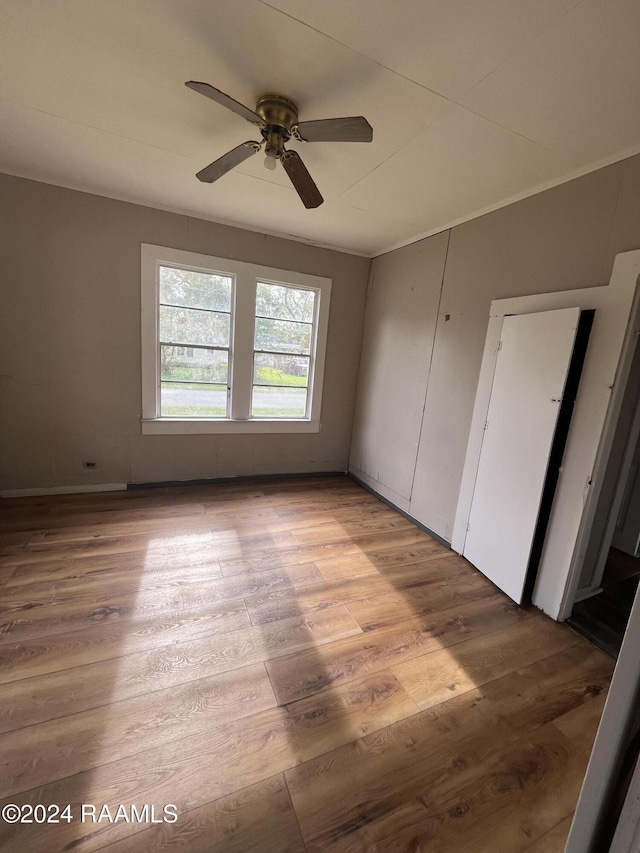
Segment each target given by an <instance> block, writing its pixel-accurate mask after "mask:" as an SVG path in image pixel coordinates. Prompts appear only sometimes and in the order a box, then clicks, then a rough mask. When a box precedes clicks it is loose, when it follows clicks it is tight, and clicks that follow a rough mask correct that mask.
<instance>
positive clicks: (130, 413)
mask: <svg viewBox="0 0 640 853" xmlns="http://www.w3.org/2000/svg"><path fill="white" fill-rule="evenodd" d="M141 243H155V244H159V245H163V246H170V247H173V248H177V249H184V250H187V251H192V252H202V253H205V254H211V255H216V256H218V257H228V258H237V259H238V260H243V261H248V262H252V263H258V264H264V265H266V266H273V267H280V268H283V269H290V270H297V271H299V272H305V273H311V274H314V275H320V276H326V277H329V278H331V279H333V290H332V302H331V313H330V319H329V335H328V341H327V357H326V371H325V384H324V389H325V390H324V397H323V405H322V430H321V432H320V433H319V434H311V435H255V436H249V435H243V436H227V435H217V436H208V435H197V436H143V435H142V434H141V432H140V405H141V404H140V244H141ZM0 246H1V247H2V248H1V251H0V287H1V289H2V309H1V312H0V324H1V327H0V336H1V342H0V348H1V356H0V359H1V366H0V395H1V397H0V405H1V410H0V454H1V458H0V483H1V486H0V488H2V489H4V490H8V489H26V488H51V487H57V486H66V485H94V484H101V483H126V482H130V481H132V482H148V481H162V480H173V479H177V480H181V479H191V478H201V477H227V476H235V475H245V474H263V473H286V472H303V471H323V470H344V469H345V468H346V466H347V459H348V452H349V442H350V434H351V427H352V420H353V410H354V400H355V388H356V378H357V371H358V363H359V358H360V347H361V337H362V324H363V315H364V301H365V293H366V282H367V275H368V271H369V266H370V262H369V261H368V260H367V259H364V258H359V257H356V256H353V255H347V254H344V253H339V252H332V251H329V250H325V249H318V248H315V247H311V246H307V245H304V244H302V243H298V242H294V241H290V240H285V239H281V238H276V237H269V236H266V235H264V234H258V233H255V232H250V231H244V230H240V229H237V228H232V227H229V226H223V225H217V224H215V223H212V222H206V221H203V220H198V219H192V218H190V217H188V216H180V215H177V214H172V213H166V212H164V211H160V210H154V209H152V208H147V207H141V206H139V205H134V204H126V203H124V202H119V201H113V200H111V199H106V198H102V197H99V196H94V195H89V194H86V193H80V192H75V191H72V190H67V189H61V188H59V187H53V186H49V185H47V184H41V183H36V182H34V181H27V180H23V179H21V178H14V177H10V176H7V175H0ZM87 457H95V458H96V459H97V462H98V468H97V469H96V470H95V471H92V472H87V471H84V470H83V468H82V462H83V459H84V458H87Z"/></svg>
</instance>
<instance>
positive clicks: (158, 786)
mask: <svg viewBox="0 0 640 853" xmlns="http://www.w3.org/2000/svg"><path fill="white" fill-rule="evenodd" d="M415 710H416V709H415V705H414V704H413V702H412V701H411V700H410V699H409V697H408V696H407V695H406V694H405V693H404V691H403V690H402V688H401V687H400V685H399V684H398V682H397V680H396V679H394V678H393V677H392V676H389V675H388V674H386V673H380V674H376V675H375V676H368V677H366V678H365V679H362V680H359V681H358V682H355V683H353V684H351V685H349V686H348V687H347V688H346V689H344V690H340V691H335V692H333V691H332V692H330V693H327V694H325V695H324V696H323V697H322V698H321V700H320V701H319V702H318V701H315V700H314V701H312V702H309V701H307V700H303V701H302V702H300V703H295V704H294V705H292V706H291V707H289V708H275V709H272V710H267V711H263V712H261V713H259V714H255V715H254V716H252V717H250V718H248V719H247V720H234V721H232V722H229V723H225V724H223V725H221V726H217V727H216V728H214V729H211V730H209V731H207V732H205V733H199V734H196V735H192V736H188V737H184V738H181V739H180V740H177V741H176V740H174V741H171V742H168V743H166V744H163V745H162V746H158V747H154V748H152V749H148V750H145V751H143V752H140V753H137V754H136V755H135V756H129V757H127V758H124V759H118V760H115V761H109V762H108V763H106V764H102V765H101V766H100V767H97V768H95V769H92V770H89V771H84V772H82V773H78V774H76V775H74V776H67V777H65V778H63V779H60V780H57V781H52V782H51V783H48V784H46V785H43V786H39V787H34V788H32V789H30V790H28V791H23V792H12V793H11V795H10V798H7V801H9V802H12V803H17V804H18V805H21V804H22V803H26V802H30V803H36V802H40V803H44V802H47V803H48V802H52V803H61V802H65V803H71V805H72V811H73V813H76V812H77V811H78V804H79V803H83V802H85V803H86V802H90V803H110V804H114V803H119V802H123V803H126V802H130V801H131V796H132V795H131V792H132V790H134V789H135V790H140V791H143V792H144V794H143V796H144V802H145V803H148V804H155V806H156V809H158V810H161V808H162V806H163V805H164V804H165V803H175V804H176V805H177V807H178V811H179V813H182V812H184V811H187V810H190V809H194V808H197V807H199V806H202V805H204V804H205V803H208V802H210V801H212V800H215V799H217V798H219V797H222V796H225V795H227V794H230V793H232V792H233V791H238V790H240V789H242V788H244V787H246V786H248V785H253V784H255V783H256V782H258V781H260V780H261V779H264V778H267V777H269V776H271V775H274V773H276V772H277V773H281V772H282V771H283V770H285V769H287V768H291V767H294V766H295V765H296V764H297V763H298V762H299V761H305V760H307V759H310V758H313V757H315V756H317V755H319V754H321V753H322V752H324V751H327V750H331V749H333V748H334V747H336V746H338V745H341V744H345V743H348V742H349V741H350V740H352V739H353V738H357V737H358V735H359V734H361V733H362V732H365V731H378V730H380V729H382V730H384V727H386V726H388V724H389V723H390V722H391V721H393V720H395V719H397V718H398V716H400V717H402V716H403V715H406V714H411V713H413V712H414V711H415ZM212 768H214V769H215V772H212ZM3 804H4V803H0V805H3ZM137 828H138V827H136V826H135V825H133V826H132V825H131V824H122V823H117V824H113V825H108V826H105V825H102V826H91V825H87V824H85V825H83V826H82V827H81V828H80V831H81V832H82V834H83V840H82V847H81V849H82V850H86V851H89V850H96V849H99V848H100V847H102V846H104V845H106V844H107V843H111V842H112V841H115V840H117V839H120V838H124V837H126V836H127V835H129V834H131V833H132V832H135V830H136V829H137ZM46 829H49V830H52V831H51V832H49V833H48V834H47V835H46V836H45V835H43V833H42V828H41V827H38V826H32V827H30V828H29V835H28V840H27V841H25V835H24V833H23V832H22V831H21V828H20V827H18V826H16V825H9V826H7V825H2V824H0V844H1V845H2V850H3V853H6V852H7V851H20V853H22V851H24V850H29V849H34V850H37V849H39V848H38V847H37V845H38V844H39V843H42V840H43V838H46V839H47V840H48V844H49V845H52V844H54V843H55V844H56V845H57V848H56V849H65V847H66V845H68V844H71V843H72V842H73V841H74V840H75V839H76V837H77V833H78V829H77V828H76V827H75V826H74V824H73V823H72V824H70V825H67V824H64V825H63V824H60V825H57V826H55V827H46ZM28 845H32V847H31V848H29V846H28ZM47 849H51V848H50V847H47Z"/></svg>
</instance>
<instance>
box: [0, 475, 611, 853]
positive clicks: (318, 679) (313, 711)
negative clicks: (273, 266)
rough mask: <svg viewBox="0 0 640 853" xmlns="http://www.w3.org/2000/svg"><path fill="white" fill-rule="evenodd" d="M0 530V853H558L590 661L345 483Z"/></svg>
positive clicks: (567, 817) (275, 487)
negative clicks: (45, 810)
mask: <svg viewBox="0 0 640 853" xmlns="http://www.w3.org/2000/svg"><path fill="white" fill-rule="evenodd" d="M0 513H1V516H2V528H1V532H0V555H2V556H1V558H0V564H1V566H2V568H1V569H0V599H1V606H0V637H1V640H0V681H1V682H2V687H1V691H2V692H1V694H0V695H1V697H2V700H1V708H0V732H1V734H0V766H1V770H2V772H1V773H0V787H1V789H2V790H0V800H1V802H0V806H4V805H6V804H7V803H15V804H17V805H18V806H23V805H24V804H32V805H35V804H37V803H39V804H44V805H48V804H57V805H58V806H60V807H61V808H62V807H64V806H65V805H66V804H67V803H68V804H70V805H71V810H70V811H71V814H72V816H73V819H72V820H71V821H70V822H66V821H62V822H61V823H58V824H49V825H47V824H38V823H31V824H24V825H18V824H15V825H10V824H6V823H0V849H2V851H3V853H8V851H19V853H30V851H43V853H44V851H46V853H54V851H62V850H70V851H88V850H105V851H109V853H123V852H124V851H129V853H134V851H135V853H138V851H157V850H178V849H181V850H188V851H203V853H205V851H206V853H210V851H214V852H215V853H218V851H220V853H253V851H256V853H262V851H273V853H287V852H288V853H294V851H295V853H299V852H300V853H302V851H336V852H337V851H372V853H373V852H374V851H375V853H387V851H393V853H395V851H406V853H418V851H429V853H464V851H473V853H484V851H487V853H489V851H490V853H517V851H528V853H561V851H562V850H563V845H564V839H565V837H566V834H567V832H568V829H569V825H570V821H571V815H572V812H573V810H574V807H575V803H576V800H577V796H578V792H579V788H580V785H581V781H582V777H583V775H584V771H585V768H586V762H587V758H588V754H589V751H590V748H591V743H592V740H593V737H594V734H595V729H596V726H597V724H598V721H599V717H600V714H601V711H602V706H603V701H604V697H605V693H606V690H607V687H608V683H609V679H610V676H611V672H612V667H613V664H612V661H611V660H610V659H609V658H608V657H607V656H606V655H604V654H602V653H601V652H600V651H598V650H597V649H595V648H593V647H592V646H591V645H590V644H589V643H587V642H586V641H585V640H583V639H582V638H581V637H579V636H578V635H577V634H575V633H574V632H573V631H571V629H570V628H568V627H566V626H564V625H558V624H556V623H554V622H552V621H551V620H549V619H547V618H546V617H545V616H543V615H542V614H541V613H539V612H538V611H536V610H534V609H531V608H518V607H516V606H515V605H513V604H512V603H511V602H510V601H509V600H508V599H507V598H506V597H505V596H504V595H503V594H502V593H500V592H498V591H497V590H496V588H495V587H494V586H493V585H492V584H491V583H490V582H489V581H487V580H486V579H485V578H484V577H483V576H482V575H480V574H479V573H478V572H477V571H475V570H474V569H473V568H472V567H471V566H470V565H469V564H468V563H467V562H466V561H465V560H464V559H462V558H461V557H458V556H457V555H455V554H454V553H453V552H451V551H449V550H447V549H446V548H445V547H443V546H441V545H440V544H438V543H437V542H435V541H434V540H433V539H431V538H430V537H429V536H427V535H426V534H425V533H423V532H421V531H420V530H418V529H417V528H416V527H414V526H413V525H411V524H410V523H409V522H407V521H406V520H405V519H404V518H402V517H401V516H400V515H399V514H397V513H395V512H394V511H392V510H391V509H389V508H388V507H387V506H385V505H384V504H382V503H381V502H380V501H378V500H377V499H376V498H375V497H373V496H372V495H370V494H369V493H368V492H366V491H364V490H363V489H362V488H360V487H359V486H358V485H357V484H355V483H354V482H352V481H351V480H349V479H348V478H346V477H316V478H306V479H293V480H285V479H283V480H279V481H269V482H266V481H260V482H254V483H237V484H222V485H217V486H206V487H205V486H202V487H201V486H197V487H196V486H192V487H180V488H162V489H148V490H135V491H129V492H116V493H104V494H93V495H66V496H60V497H50V498H22V499H11V500H5V501H3V502H2V505H1V506H0ZM82 803H85V804H90V805H95V806H97V807H98V808H97V811H96V816H98V814H99V811H100V808H99V807H100V806H101V805H102V804H107V805H108V806H109V808H110V814H111V817H112V819H113V818H114V817H115V816H116V809H117V806H118V804H123V805H125V806H126V808H127V814H128V815H129V816H130V811H129V807H130V805H131V804H135V805H136V806H137V807H138V809H139V810H141V809H142V806H143V805H145V804H146V805H148V806H151V805H153V806H154V807H155V817H156V819H160V818H161V817H162V815H163V811H162V809H163V806H164V805H166V804H175V806H176V807H177V811H178V820H177V822H175V823H164V822H163V823H157V824H151V823H144V824H140V823H136V822H127V821H124V820H123V819H122V813H121V816H120V818H119V819H118V821H117V822H109V820H108V818H107V816H106V814H104V815H103V820H102V821H100V822H99V823H92V822H90V820H88V821H85V822H84V823H82V822H81V820H80V804H82ZM26 812H28V810H23V813H26ZM169 816H170V815H169Z"/></svg>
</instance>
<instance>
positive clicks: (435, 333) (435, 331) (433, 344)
mask: <svg viewBox="0 0 640 853" xmlns="http://www.w3.org/2000/svg"><path fill="white" fill-rule="evenodd" d="M451 231H452V229H451V228H449V230H448V233H447V248H446V249H445V253H444V263H443V264H442V275H441V277H440V293H439V294H438V307H437V309H436V323H435V326H434V329H433V341H432V342H431V352H430V354H429V369H428V370H427V384H426V385H425V387H424V402H423V404H422V418H421V419H420V431H419V433H418V450H419V448H420V442H421V441H422V430H423V428H424V418H425V414H426V411H427V397H428V396H429V380H430V378H431V367H432V365H433V354H434V352H435V349H436V339H437V337H438V320H439V318H440V306H441V305H442V293H443V291H444V277H445V275H446V272H447V259H448V257H449V246H450V245H451ZM417 461H418V454H417V453H416V465H415V466H414V469H413V477H412V478H411V489H410V491H409V502H411V499H412V498H413V487H414V485H415V482H416V472H417V470H418V465H417Z"/></svg>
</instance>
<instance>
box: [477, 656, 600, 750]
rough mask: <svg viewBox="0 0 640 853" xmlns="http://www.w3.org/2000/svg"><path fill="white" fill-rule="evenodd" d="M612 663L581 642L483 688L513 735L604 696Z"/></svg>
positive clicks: (533, 729) (486, 696) (538, 725)
mask: <svg viewBox="0 0 640 853" xmlns="http://www.w3.org/2000/svg"><path fill="white" fill-rule="evenodd" d="M613 665H614V664H613V661H612V660H611V659H610V658H609V657H608V656H607V655H605V654H604V653H603V652H601V651H599V650H598V649H596V648H594V647H593V646H590V645H589V644H588V643H580V644H578V645H576V646H573V647H571V648H568V649H565V650H564V651H562V652H559V653H558V654H554V655H551V656H550V657H547V658H545V659H544V660H540V661H537V662H536V663H534V664H531V665H530V666H527V667H524V668H523V669H521V670H519V671H518V672H514V673H511V674H509V675H507V676H505V677H504V678H502V679H500V680H499V681H494V682H490V683H489V684H486V685H485V686H484V687H483V694H484V696H485V698H486V699H487V701H488V702H491V703H492V704H493V705H494V706H495V708H496V714H498V715H499V716H500V717H501V718H502V719H503V723H504V725H505V726H508V727H509V728H510V729H511V730H513V731H514V732H516V733H520V734H521V733H524V732H527V733H528V734H530V733H531V732H533V731H535V730H536V729H537V728H538V727H540V726H542V725H545V724H546V723H549V722H552V721H554V720H557V719H558V718H560V717H561V716H562V715H563V714H566V713H568V712H569V711H572V710H573V709H574V708H578V707H579V706H580V705H582V704H584V703H586V702H589V701H591V700H592V699H593V698H594V697H597V696H600V695H601V694H602V693H606V691H607V689H608V685H609V682H610V680H611V674H612V672H613Z"/></svg>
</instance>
